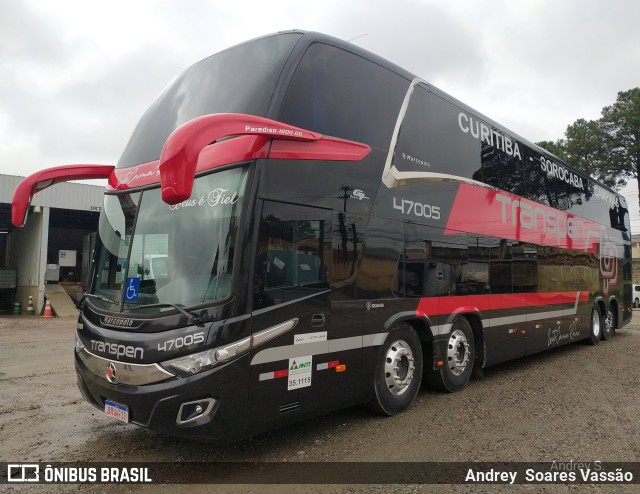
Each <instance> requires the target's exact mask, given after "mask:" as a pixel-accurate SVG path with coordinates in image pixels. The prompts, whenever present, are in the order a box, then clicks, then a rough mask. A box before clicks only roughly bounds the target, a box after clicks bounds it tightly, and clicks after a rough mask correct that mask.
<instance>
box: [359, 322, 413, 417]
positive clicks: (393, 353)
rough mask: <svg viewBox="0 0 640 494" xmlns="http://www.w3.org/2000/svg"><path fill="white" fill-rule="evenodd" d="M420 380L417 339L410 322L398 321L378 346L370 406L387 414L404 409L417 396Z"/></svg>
mask: <svg viewBox="0 0 640 494" xmlns="http://www.w3.org/2000/svg"><path fill="white" fill-rule="evenodd" d="M421 381H422V347H421V346H420V339H419V338H418V335H417V333H416V330H415V329H413V327H412V326H411V325H410V324H408V323H406V322H401V323H399V324H397V325H396V326H395V327H394V328H393V329H392V330H391V331H390V332H389V334H388V336H387V338H386V340H385V342H384V344H383V345H382V347H381V349H380V354H379V357H378V362H377V365H376V370H375V375H374V378H373V389H374V396H373V399H372V400H371V402H370V403H369V408H371V409H372V410H373V411H375V412H377V413H380V414H382V415H389V416H391V415H395V414H396V413H398V412H401V411H403V410H405V409H406V408H408V407H409V406H410V405H411V403H413V400H415V398H416V396H417V395H418V391H419V389H420V382H421Z"/></svg>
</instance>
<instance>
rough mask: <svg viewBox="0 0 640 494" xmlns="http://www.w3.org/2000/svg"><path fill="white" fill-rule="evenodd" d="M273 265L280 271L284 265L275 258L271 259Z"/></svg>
mask: <svg viewBox="0 0 640 494" xmlns="http://www.w3.org/2000/svg"><path fill="white" fill-rule="evenodd" d="M273 264H274V266H275V267H276V268H278V269H282V268H284V266H285V264H284V262H282V261H281V260H280V259H278V258H277V257H274V258H273Z"/></svg>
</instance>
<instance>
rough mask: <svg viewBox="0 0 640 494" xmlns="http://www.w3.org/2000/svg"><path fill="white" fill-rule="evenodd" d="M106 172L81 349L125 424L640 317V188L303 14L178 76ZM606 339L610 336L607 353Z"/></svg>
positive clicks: (330, 390) (403, 382) (170, 427)
mask: <svg viewBox="0 0 640 494" xmlns="http://www.w3.org/2000/svg"><path fill="white" fill-rule="evenodd" d="M98 177H101V178H106V179H107V180H108V186H107V189H106V192H105V197H104V207H103V210H102V212H101V214H100V219H99V227H98V232H97V239H96V242H95V256H94V259H93V263H92V274H91V284H90V287H89V288H88V290H87V293H86V295H85V297H84V299H83V301H82V303H81V311H80V316H79V320H78V324H77V332H76V347H75V366H76V371H77V380H78V386H79V388H80V391H81V392H82V394H83V396H84V398H85V399H86V400H87V401H88V402H89V403H90V404H92V405H93V406H95V407H97V408H98V409H100V410H102V411H104V412H105V413H106V414H107V415H110V416H113V417H115V418H116V419H119V420H122V421H124V422H131V423H134V424H137V425H139V426H143V427H148V428H150V429H154V430H161V431H168V432H171V433H173V434H178V435H187V436H193V437H198V438H207V439H209V440H219V441H229V440H237V439H240V438H242V437H246V436H249V435H253V434H257V433H260V432H263V431H266V430H269V429H273V428H275V427H279V426H282V425H285V424H289V423H292V422H294V421H298V420H301V419H305V418H309V417H312V416H316V415H319V414H323V413H327V412H330V411H333V410H336V409H339V408H343V407H347V406H352V405H356V404H360V403H368V404H370V405H371V407H372V408H373V409H374V410H376V411H378V412H381V413H383V414H387V415H394V414H396V413H398V412H400V411H402V410H404V409H406V408H407V407H409V406H410V405H411V403H412V402H413V401H414V399H415V397H416V395H417V393H418V392H419V389H420V386H421V383H422V382H424V383H428V384H430V385H432V386H434V387H436V388H439V389H442V390H444V391H448V392H453V391H458V390H460V389H462V388H463V387H464V386H465V385H466V384H467V382H468V381H469V379H470V376H471V375H472V373H475V374H478V375H479V374H481V372H482V369H483V368H485V367H487V366H491V365H495V364H498V363H500V362H504V361H507V360H509V359H514V358H518V357H521V356H525V355H530V354H533V353H536V352H540V351H543V350H547V349H550V348H555V347H558V346H560V345H565V344H568V343H572V342H575V341H578V340H585V341H587V342H590V343H591V344H593V345H596V344H598V343H599V342H600V341H601V340H608V339H609V338H611V337H612V336H613V334H614V332H615V330H616V329H618V328H621V327H623V326H624V325H625V324H627V323H628V322H629V321H630V320H631V315H632V311H631V307H632V298H631V295H632V292H631V259H630V231H629V215H628V212H627V205H626V202H625V199H624V198H623V197H622V196H619V195H618V194H616V193H615V192H614V191H612V190H610V189H608V188H606V187H605V186H603V185H602V184H599V183H597V182H595V181H594V180H592V179H591V178H589V177H588V176H586V175H585V174H583V173H582V172H580V171H578V170H576V169H573V168H571V167H570V166H568V165H567V164H566V163H563V162H562V161H560V160H559V159H558V158H556V157H555V156H553V155H551V154H549V153H548V152H546V151H545V150H543V149H541V148H539V147H538V146H536V145H534V144H532V143H530V142H528V141H526V140H524V139H522V138H521V137H519V136H517V135H515V134H514V133H513V132H510V131H509V130H507V129H506V128H504V127H503V126H501V125H499V124H497V123H496V122H494V121H492V120H490V119H489V118H487V117H485V116H483V115H481V114H479V113H478V112H476V111H474V110H473V109H471V108H469V107H468V106H466V105H465V104H463V103H461V102H459V101H457V100H455V99H453V98H452V97H450V96H448V95H447V94H445V93H443V92H442V91H440V90H439V89H437V88H435V87H433V86H432V85H430V84H429V83H427V82H425V81H424V80H422V79H420V78H419V77H416V76H415V75H413V74H411V73H409V72H408V71H406V70H404V69H402V68H400V67H397V66H396V65H394V64H392V63H390V62H388V61H386V60H384V59H382V58H380V57H378V56H376V55H374V54H372V53H369V52H367V51H365V50H363V49H361V48H359V47H356V46H354V45H351V44H349V43H347V42H343V41H341V40H338V39H335V38H332V37H329V36H325V35H322V34H318V33H312V32H299V31H290V32H282V33H278V34H275V35H271V36H266V37H263V38H259V39H256V40H253V41H249V42H247V43H244V44H241V45H238V46H235V47H233V48H230V49H228V50H226V51H223V52H221V53H218V54H216V55H213V56H212V57H210V58H207V59H205V60H203V61H201V62H199V63H197V64H195V65H193V66H192V67H190V68H188V69H187V70H186V71H185V72H184V73H183V74H182V75H180V76H179V77H178V78H176V79H175V80H174V81H173V82H172V83H171V84H170V85H169V86H168V87H167V88H166V89H165V90H164V92H163V93H162V94H161V95H160V97H159V98H158V99H157V100H156V101H155V102H154V103H153V104H152V106H151V107H150V108H149V109H148V110H147V112H146V113H145V114H144V115H143V117H142V119H141V120H140V122H139V123H138V125H137V127H136V128H135V130H134V132H133V135H132V136H131V139H130V141H129V143H128V144H127V146H126V148H125V149H124V152H123V153H122V156H121V158H120V160H119V161H118V163H117V165H116V166H115V167H114V166H106V165H69V166H61V167H56V168H51V169H47V170H43V171H41V172H38V173H35V174H33V175H31V176H30V177H27V178H26V179H24V181H23V182H22V183H21V184H20V185H19V186H18V188H17V189H16V192H15V196H14V201H13V211H12V215H13V216H12V220H13V222H14V224H16V225H22V224H24V222H25V221H26V214H27V212H28V209H29V203H30V200H31V197H32V196H33V194H34V193H37V192H39V191H40V190H43V189H44V188H46V187H48V186H50V185H53V184H55V183H57V182H60V181H66V180H74V179H87V178H98ZM594 355H597V354H594Z"/></svg>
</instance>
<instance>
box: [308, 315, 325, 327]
mask: <svg viewBox="0 0 640 494" xmlns="http://www.w3.org/2000/svg"><path fill="white" fill-rule="evenodd" d="M325 322H326V318H325V317H324V314H313V315H312V316H311V326H312V327H314V328H322V327H324V323H325Z"/></svg>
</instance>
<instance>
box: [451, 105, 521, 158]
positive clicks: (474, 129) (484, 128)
mask: <svg viewBox="0 0 640 494" xmlns="http://www.w3.org/2000/svg"><path fill="white" fill-rule="evenodd" d="M458 126H459V127H460V130H461V131H462V132H464V133H465V134H471V135H472V136H473V137H475V138H476V139H480V140H481V141H484V142H486V143H487V144H489V145H490V146H493V147H494V148H496V149H500V150H501V151H504V152H505V153H507V154H508V155H509V156H513V157H514V158H518V159H520V160H521V159H522V154H521V153H520V146H519V145H518V141H515V140H513V139H511V138H510V137H509V136H506V135H503V134H502V133H501V132H499V131H498V130H496V129H494V128H492V127H489V126H488V125H486V124H484V123H482V122H480V121H478V118H477V117H473V116H469V115H467V114H466V113H464V112H460V113H458Z"/></svg>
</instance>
